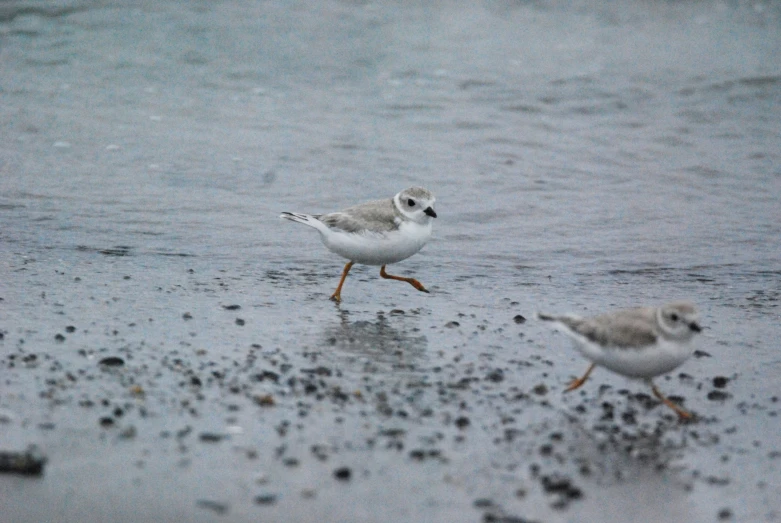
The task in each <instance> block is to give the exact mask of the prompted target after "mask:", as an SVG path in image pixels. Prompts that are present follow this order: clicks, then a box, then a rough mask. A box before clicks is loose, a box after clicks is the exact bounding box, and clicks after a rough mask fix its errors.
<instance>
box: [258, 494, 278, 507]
mask: <svg viewBox="0 0 781 523" xmlns="http://www.w3.org/2000/svg"><path fill="white" fill-rule="evenodd" d="M276 502H277V495H276V494H259V495H257V496H255V503H257V504H258V505H273V504H274V503H276Z"/></svg>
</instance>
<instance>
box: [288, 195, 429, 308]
mask: <svg viewBox="0 0 781 523" xmlns="http://www.w3.org/2000/svg"><path fill="white" fill-rule="evenodd" d="M435 201H436V198H434V195H433V194H431V192H430V191H428V190H427V189H424V188H423V187H410V188H409V189H404V190H403V191H401V192H400V193H398V194H397V195H396V196H394V197H393V198H387V199H385V200H375V201H371V202H366V203H362V204H360V205H356V206H354V207H348V208H347V209H344V210H342V211H337V212H332V213H328V214H302V213H293V212H283V213H282V214H281V215H280V218H284V219H286V220H290V221H294V222H298V223H303V224H304V225H308V226H310V227H312V228H314V229H316V230H317V232H319V233H320V239H321V240H322V241H323V244H324V245H325V246H326V247H327V248H328V250H329V251H331V252H333V253H336V254H338V255H339V256H342V257H343V258H347V259H348V260H349V261H348V263H347V265H345V266H344V270H343V271H342V278H341V280H339V285H338V286H337V287H336V291H334V293H333V295H331V299H332V300H334V301H336V302H339V301H341V294H342V286H343V285H344V280H345V278H347V273H348V272H350V269H351V268H352V266H353V265H354V264H356V263H360V264H363V265H380V266H381V268H380V276H381V277H383V278H386V279H390V280H399V281H405V282H407V283H409V284H410V285H412V286H413V287H415V288H416V289H417V290H419V291H422V292H428V291H427V290H426V288H425V287H423V285H422V284H421V283H420V282H419V281H418V280H416V279H414V278H405V277H403V276H394V275H392V274H388V273H387V272H385V266H386V265H388V264H391V263H397V262H400V261H402V260H405V259H407V258H409V257H410V256H412V255H413V254H415V253H417V252H418V251H419V250H420V249H422V248H423V246H424V245H425V244H426V242H428V240H429V239H430V238H431V229H432V220H433V219H434V218H436V217H437V213H436V212H435V211H434V202H435Z"/></svg>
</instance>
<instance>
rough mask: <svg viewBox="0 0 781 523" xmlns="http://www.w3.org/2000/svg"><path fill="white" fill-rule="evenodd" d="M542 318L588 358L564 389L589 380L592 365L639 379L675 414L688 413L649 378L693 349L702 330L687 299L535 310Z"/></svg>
mask: <svg viewBox="0 0 781 523" xmlns="http://www.w3.org/2000/svg"><path fill="white" fill-rule="evenodd" d="M537 317H538V318H539V319H541V320H545V321H552V322H555V323H556V326H557V327H558V328H559V329H560V330H562V331H564V332H565V333H566V334H568V335H569V336H570V337H571V338H572V339H574V340H575V347H576V348H577V349H578V351H580V353H581V354H583V355H584V356H585V357H586V358H588V359H590V360H591V361H592V363H591V365H590V366H589V368H588V369H587V370H586V373H585V374H583V376H582V377H580V378H577V379H575V380H573V381H572V382H571V383H570V384H569V386H568V387H567V388H566V389H565V392H569V391H571V390H575V389H577V388H578V387H580V386H581V385H583V384H584V383H585V382H586V380H587V379H588V376H589V374H591V371H592V370H594V367H595V366H597V365H601V366H602V367H605V368H607V369H610V370H612V371H613V372H617V373H618V374H622V375H624V376H628V377H630V378H640V379H643V380H644V381H645V382H646V383H648V384H649V385H650V386H651V390H652V391H653V393H654V396H656V397H657V398H658V399H659V400H660V401H661V402H662V403H664V404H665V405H667V406H668V407H670V408H671V409H673V410H674V411H675V412H676V413H677V414H678V416H679V417H681V418H690V417H691V416H692V415H691V414H690V413H689V412H686V411H685V410H683V409H682V408H681V407H679V406H678V405H676V404H675V403H673V402H672V401H670V400H669V399H667V398H666V397H664V396H663V395H662V393H661V392H659V390H658V389H657V388H656V386H655V385H654V384H653V382H652V381H651V378H653V377H655V376H659V375H660V374H665V373H667V372H670V371H671V370H673V369H675V368H676V367H678V366H679V365H681V364H682V363H683V362H684V361H686V360H687V359H688V358H689V356H691V354H692V350H693V349H692V345H691V343H690V342H691V340H692V338H693V337H694V335H695V334H696V333H698V332H700V330H701V328H700V325H699V324H698V323H697V311H696V310H695V308H694V305H692V304H691V303H689V302H673V303H668V304H667V305H664V306H662V307H637V308H634V309H624V310H619V311H616V312H613V313H608V314H602V315H601V316H594V317H592V318H581V317H579V316H575V315H569V314H568V315H563V316H552V315H550V314H543V313H538V314H537Z"/></svg>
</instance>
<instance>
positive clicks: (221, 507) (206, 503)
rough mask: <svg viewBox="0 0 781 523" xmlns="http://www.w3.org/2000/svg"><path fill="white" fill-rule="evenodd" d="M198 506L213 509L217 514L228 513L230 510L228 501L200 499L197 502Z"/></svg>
mask: <svg viewBox="0 0 781 523" xmlns="http://www.w3.org/2000/svg"><path fill="white" fill-rule="evenodd" d="M195 504H196V506H198V508H205V509H207V510H211V511H212V512H214V513H215V514H220V515H222V514H226V513H227V512H228V504H227V503H220V502H219V501H212V500H209V499H199V500H198V501H196V502H195Z"/></svg>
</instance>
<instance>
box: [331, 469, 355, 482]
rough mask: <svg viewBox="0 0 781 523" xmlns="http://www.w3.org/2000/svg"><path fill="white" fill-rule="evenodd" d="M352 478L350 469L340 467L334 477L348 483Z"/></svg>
mask: <svg viewBox="0 0 781 523" xmlns="http://www.w3.org/2000/svg"><path fill="white" fill-rule="evenodd" d="M350 476H352V471H351V470H350V467H339V468H338V469H336V470H334V477H335V478H336V479H338V480H341V481H347V480H349V479H350Z"/></svg>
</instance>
